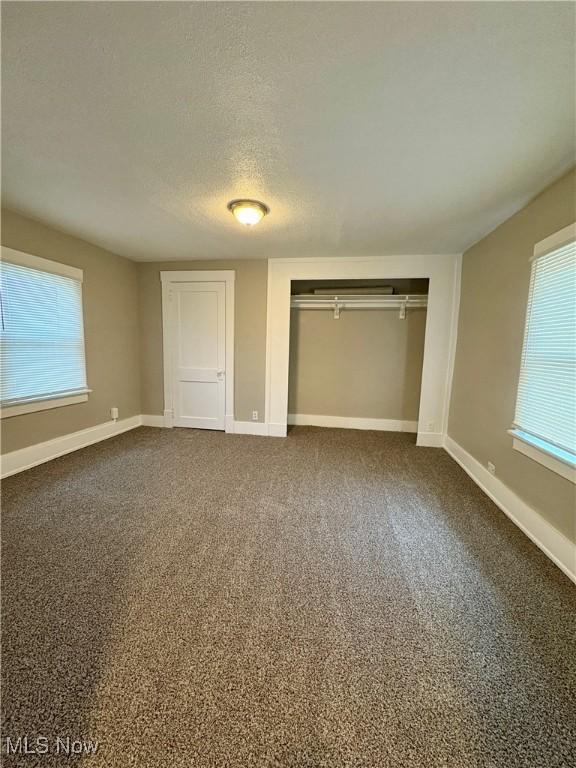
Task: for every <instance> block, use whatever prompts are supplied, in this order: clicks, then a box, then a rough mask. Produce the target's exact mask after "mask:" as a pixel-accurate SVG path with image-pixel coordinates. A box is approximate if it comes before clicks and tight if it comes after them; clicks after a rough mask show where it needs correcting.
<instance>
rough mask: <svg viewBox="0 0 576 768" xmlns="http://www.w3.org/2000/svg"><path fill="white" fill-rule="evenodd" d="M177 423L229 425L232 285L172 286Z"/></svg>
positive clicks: (213, 426) (208, 426)
mask: <svg viewBox="0 0 576 768" xmlns="http://www.w3.org/2000/svg"><path fill="white" fill-rule="evenodd" d="M170 307H171V323H170V326H171V335H172V339H171V341H172V343H171V349H172V384H173V403H174V426H175V427H194V428H196V429H224V414H225V408H226V384H225V376H226V283H224V282H222V283H204V282H198V283H192V282H191V283H173V284H172V285H171V287H170Z"/></svg>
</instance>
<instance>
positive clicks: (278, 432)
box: [267, 422, 288, 437]
mask: <svg viewBox="0 0 576 768" xmlns="http://www.w3.org/2000/svg"><path fill="white" fill-rule="evenodd" d="M267 427H268V435H269V436H270V437H286V435H287V434H288V430H287V428H286V424H274V422H269V423H268V425H267Z"/></svg>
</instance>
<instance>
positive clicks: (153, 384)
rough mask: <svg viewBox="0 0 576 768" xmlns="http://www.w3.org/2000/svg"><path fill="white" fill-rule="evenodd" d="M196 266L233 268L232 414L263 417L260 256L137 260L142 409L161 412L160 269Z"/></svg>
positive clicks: (263, 270)
mask: <svg viewBox="0 0 576 768" xmlns="http://www.w3.org/2000/svg"><path fill="white" fill-rule="evenodd" d="M198 269H209V270H213V269H233V270H235V272H236V287H235V317H234V325H235V328H234V331H235V348H234V357H235V365H234V390H235V391H234V415H235V418H236V420H237V421H251V420H252V411H258V414H259V419H258V420H259V421H264V381H265V372H266V289H267V282H268V262H267V261H264V260H258V261H256V260H235V261H229V260H226V261H181V262H153V263H141V264H139V265H138V276H139V286H140V357H141V376H142V413H145V414H162V413H163V412H164V383H163V360H162V289H161V283H160V272H161V271H163V270H198Z"/></svg>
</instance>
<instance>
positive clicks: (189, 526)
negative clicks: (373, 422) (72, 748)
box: [2, 427, 576, 768]
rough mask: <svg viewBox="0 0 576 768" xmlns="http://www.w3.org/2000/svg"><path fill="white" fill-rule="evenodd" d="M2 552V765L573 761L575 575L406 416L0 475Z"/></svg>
mask: <svg viewBox="0 0 576 768" xmlns="http://www.w3.org/2000/svg"><path fill="white" fill-rule="evenodd" d="M2 549H3V566H2V576H3V594H2V599H3V611H4V613H3V624H2V632H3V649H4V658H3V691H2V694H3V696H2V699H3V707H4V729H3V736H4V737H6V736H10V737H11V738H12V739H15V737H17V736H21V735H24V734H28V735H29V738H30V742H29V744H32V746H34V742H33V739H34V738H35V737H36V736H38V735H44V736H47V737H48V739H49V744H48V746H49V750H50V751H49V754H48V755H43V756H39V755H36V756H35V755H30V756H28V757H23V756H22V755H14V756H11V757H7V758H5V760H4V764H5V765H7V766H14V765H24V766H33V765H38V766H44V767H46V766H66V765H70V764H71V760H70V758H68V757H66V756H65V755H63V754H60V755H58V754H56V752H55V749H56V744H55V742H54V739H55V738H56V737H57V736H61V737H63V738H66V737H70V738H72V739H81V738H85V739H93V740H97V741H98V742H99V747H98V751H97V752H96V754H95V755H92V756H84V757H83V758H81V759H79V758H76V759H77V760H78V759H79V762H80V763H81V764H82V765H83V766H84V765H86V766H90V768H96V767H99V768H100V767H101V768H104V767H105V768H116V767H117V766H118V767H120V766H121V767H122V768H126V767H127V766H144V767H145V768H148V767H150V768H156V767H158V768H160V766H162V768H172V767H174V768H180V767H182V768H196V767H198V768H204V767H206V768H207V767H208V766H209V767H210V768H224V767H226V768H228V767H229V768H249V767H251V766H263V767H264V766H266V767H267V766H286V767H287V768H288V767H292V766H293V767H294V768H296V766H299V767H302V768H303V767H306V768H319V767H320V766H326V768H342V767H343V766H355V767H360V766H369V767H370V768H376V767H378V768H380V766H383V767H389V768H410V767H412V766H414V768H448V767H450V768H472V767H474V768H515V767H516V766H523V767H525V768H559V767H560V766H562V767H563V768H567V767H569V766H575V765H576V746H575V740H576V704H575V691H576V589H575V588H574V586H573V585H572V584H571V583H570V582H569V580H568V579H567V578H566V577H565V576H564V575H563V574H562V573H561V572H560V571H559V570H558V569H557V568H556V567H555V566H554V565H553V564H552V563H551V562H550V561H549V560H547V558H546V557H545V556H544V555H543V554H542V553H541V552H540V551H539V550H538V549H537V548H536V547H535V546H533V545H532V544H531V543H530V542H529V541H528V539H527V538H526V537H525V536H524V535H523V534H522V533H521V532H520V531H519V530H518V529H517V528H516V527H515V526H514V525H513V524H512V523H511V522H510V521H509V520H508V519H507V518H506V517H505V516H504V515H503V514H502V513H501V512H500V511H499V510H498V509H497V508H496V507H495V506H494V505H493V504H492V503H491V502H490V500H489V499H488V498H486V497H485V496H484V495H483V494H482V493H481V491H480V490H479V489H478V488H477V487H476V486H475V485H474V484H473V483H472V481H471V480H470V479H469V478H468V477H467V476H466V475H465V474H464V472H463V471H462V470H461V469H460V468H459V467H458V466H457V465H456V464H455V463H454V462H453V461H452V460H451V459H450V458H449V456H448V455H447V454H446V453H444V452H443V451H442V450H438V449H426V448H416V447H415V446H414V438H413V436H411V435H402V434H393V433H378V432H353V431H344V430H324V429H316V428H310V427H299V428H295V429H293V430H292V432H291V434H290V435H289V437H288V438H287V439H286V440H282V439H270V438H260V437H249V436H232V435H223V434H220V433H214V432H201V431H194V430H184V429H174V430H160V429H151V428H142V429H138V430H136V431H133V432H130V433H127V434H125V435H122V436H119V437H117V438H114V439H111V440H108V441H106V442H103V443H100V444H98V445H95V446H92V447H90V448H86V449H84V450H82V451H79V452H77V453H74V454H71V455H69V456H66V457H63V458H61V459H57V460H55V461H53V462H50V463H49V464H45V465H42V466H40V467H37V468H35V469H33V470H30V471H28V472H25V473H23V474H21V475H17V476H15V477H13V478H10V479H8V480H6V481H5V483H4V488H3V530H2ZM5 746H6V743H4V747H5Z"/></svg>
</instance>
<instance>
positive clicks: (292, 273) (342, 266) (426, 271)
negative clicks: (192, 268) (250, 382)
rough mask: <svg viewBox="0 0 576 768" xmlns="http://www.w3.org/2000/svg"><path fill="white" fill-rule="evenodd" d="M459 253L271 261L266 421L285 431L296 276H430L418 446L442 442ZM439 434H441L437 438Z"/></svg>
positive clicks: (279, 432) (276, 432) (276, 430)
mask: <svg viewBox="0 0 576 768" xmlns="http://www.w3.org/2000/svg"><path fill="white" fill-rule="evenodd" d="M459 258H460V257H459V256H457V255H454V254H452V255H429V256H421V255H420V256H409V255H396V256H382V257H373V258H361V257H356V258H354V257H344V258H334V259H333V258H307V257H306V258H299V259H270V260H269V261H268V298H267V317H266V402H265V421H266V423H267V424H268V425H269V430H271V431H270V434H274V435H278V436H280V435H282V434H284V435H285V434H286V425H287V418H288V365H289V363H288V361H289V344H290V284H291V281H292V280H321V279H328V278H329V279H339V280H341V279H343V280H346V279H349V280H354V279H356V280H357V279H374V278H375V279H383V278H386V279H398V278H411V277H414V278H416V277H419V278H428V280H429V293H428V312H427V317H426V334H425V343H424V363H423V368H422V388H421V393H420V407H419V425H420V426H419V434H422V435H423V437H422V439H421V440H420V439H419V440H418V445H436V446H441V445H442V444H443V439H442V430H443V429H444V426H445V424H446V419H447V410H448V403H447V395H448V392H449V384H450V381H449V379H450V370H451V366H452V355H453V348H454V343H453V335H454V333H455V327H456V323H457V312H456V311H455V308H454V304H455V301H456V299H457V295H458V285H457V282H458V280H457V278H458V269H459V266H458V261H459ZM438 435H440V437H438Z"/></svg>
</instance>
